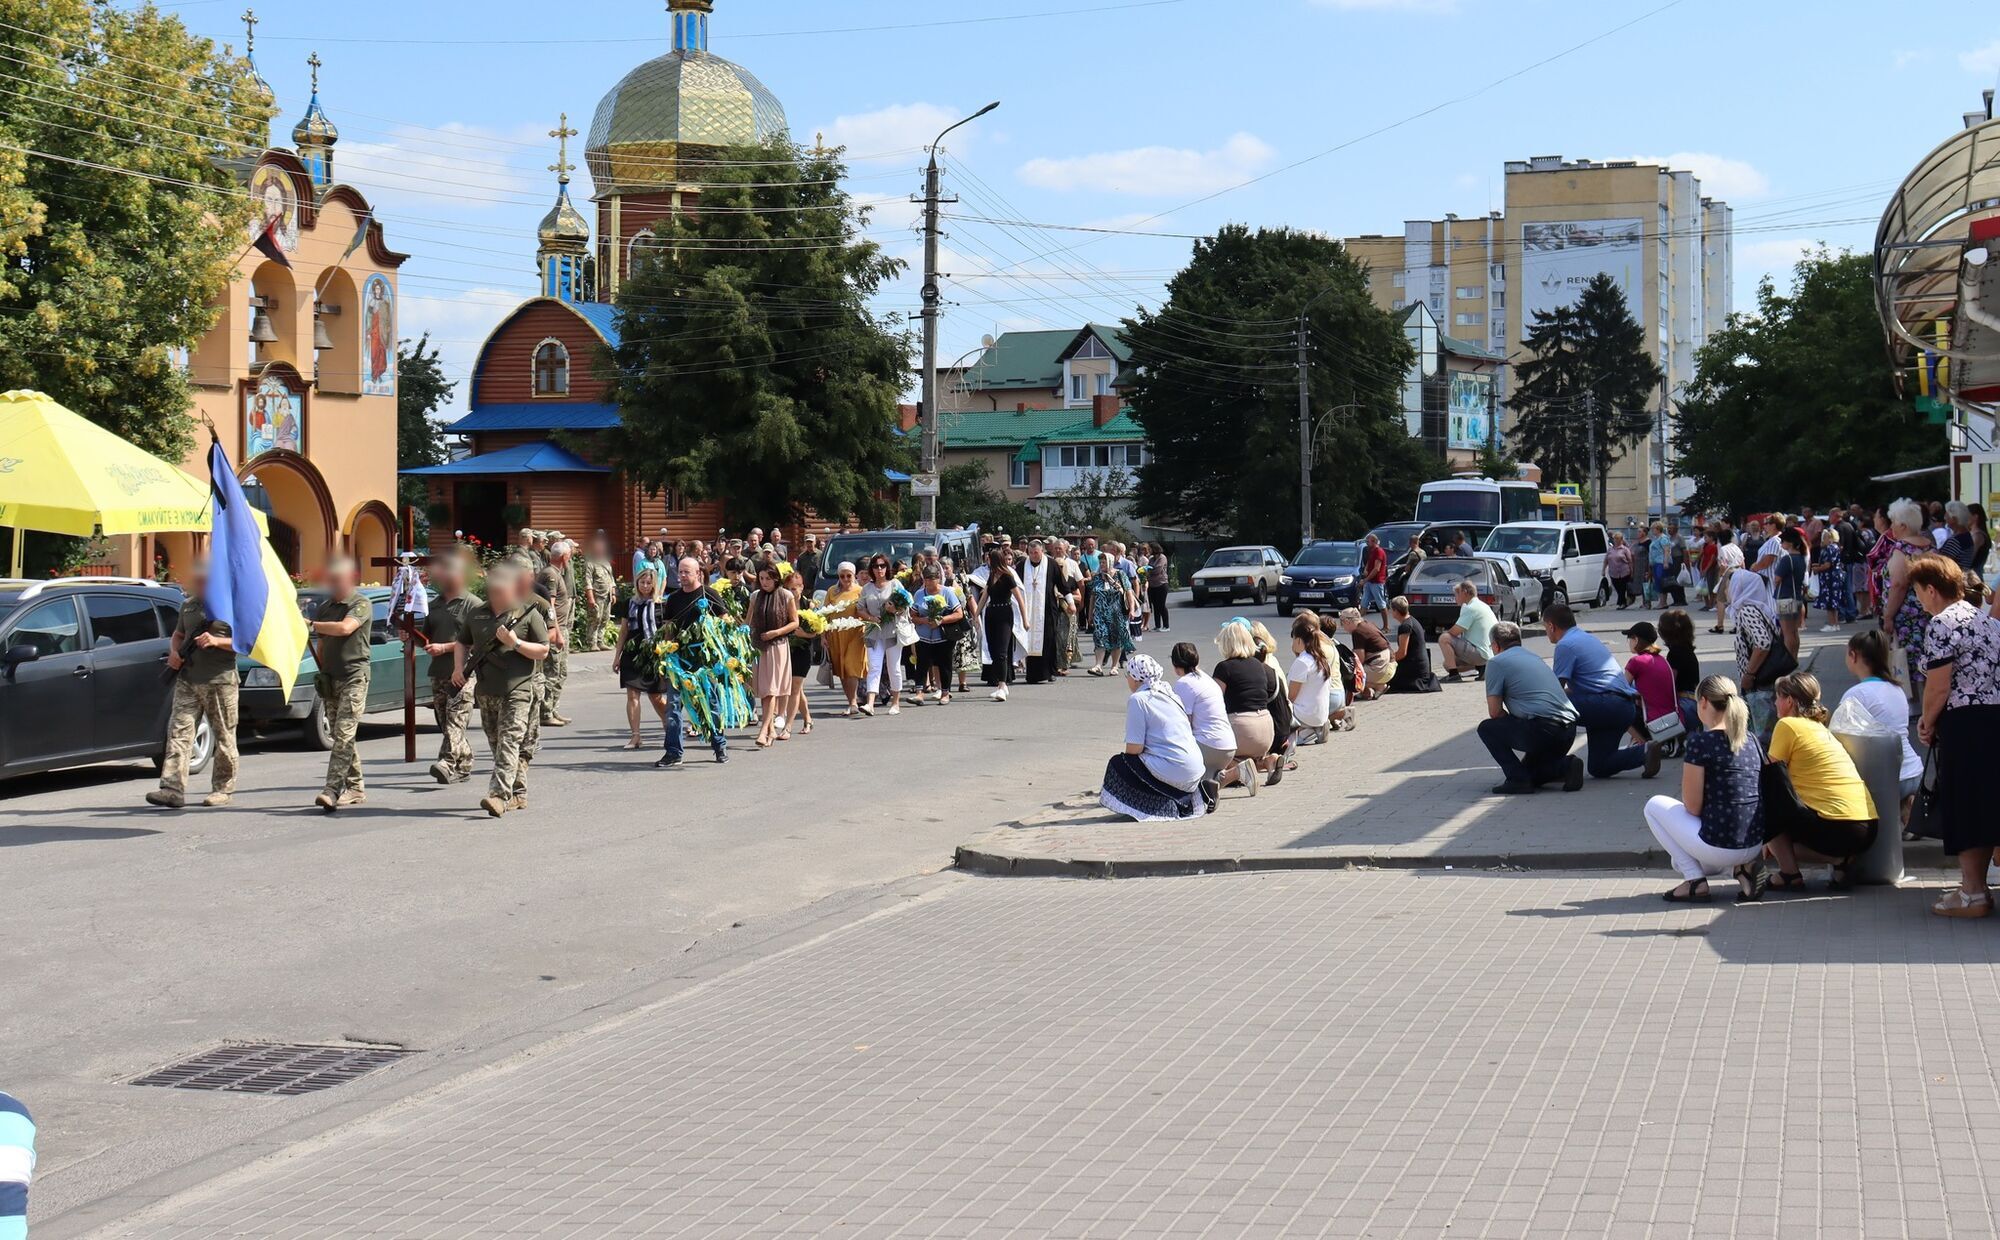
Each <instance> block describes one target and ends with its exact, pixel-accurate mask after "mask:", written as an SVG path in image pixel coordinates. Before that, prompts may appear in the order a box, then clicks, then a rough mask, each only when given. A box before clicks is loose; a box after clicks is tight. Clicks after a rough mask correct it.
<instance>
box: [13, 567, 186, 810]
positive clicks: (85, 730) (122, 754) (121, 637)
mask: <svg viewBox="0 0 2000 1240" xmlns="http://www.w3.org/2000/svg"><path fill="white" fill-rule="evenodd" d="M180 610H181V592H180V590H179V589H178V588H177V587H175V586H169V585H161V584H159V583H157V582H153V581H146V580H142V579H138V578H125V577H65V578H57V579H55V580H52V581H33V582H29V581H6V580H0V778H7V777H11V776H16V775H30V774H33V773H35V772H37V771H52V770H55V769H57V768H59V767H65V766H85V765H88V764H90V763H93V762H111V761H118V760H121V759H131V758H150V759H152V760H153V761H154V762H155V763H156V764H157V763H159V762H161V761H162V760H163V759H164V758H165V757H166V747H167V714H168V711H169V709H170V708H171V706H172V704H173V688H172V686H171V685H169V684H167V683H164V682H163V681H162V679H161V676H162V674H163V673H164V672H165V671H166V665H167V641H168V639H169V638H170V637H171V636H172V635H173V631H174V623H175V621H176V620H178V619H179V617H180ZM214 752H215V737H214V735H213V733H212V732H211V731H210V729H209V726H208V721H207V720H203V721H202V722H201V724H200V725H199V727H198V728H197V729H196V732H195V738H194V753H193V755H192V756H191V758H190V760H189V763H188V767H189V772H190V773H193V772H195V771H199V770H201V769H202V768H204V767H206V766H207V765H208V760H209V758H210V757H211V756H212V755H213V754H214Z"/></svg>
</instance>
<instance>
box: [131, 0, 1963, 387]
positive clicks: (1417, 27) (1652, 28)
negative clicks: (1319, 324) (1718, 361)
mask: <svg viewBox="0 0 2000 1240" xmlns="http://www.w3.org/2000/svg"><path fill="white" fill-rule="evenodd" d="M244 2H245V0H193V2H191V3H180V4H169V5H166V6H165V7H168V8H171V9H173V10H174V11H176V12H178V13H179V14H180V15H181V16H182V17H183V18H184V19H185V20H186V21H188V22H189V24H190V25H192V26H193V27H194V28H195V29H196V30H198V31H200V32H201V33H204V34H208V35H211V36H214V37H216V38H219V39H227V40H229V41H231V42H233V43H235V44H236V45H237V46H238V47H239V48H240V46H241V42H242V27H241V24H240V23H239V22H237V20H236V17H235V15H236V14H237V13H239V12H241V11H242V4H243V3H244ZM250 2H251V3H257V0H250ZM1663 4H1667V0H1603V2H1600V3H1592V4H1580V3H1557V2H1556V0H1168V2H1155V3H1152V4H1147V5H1144V6H1141V7H1135V6H1134V5H1133V0H934V2H933V3H928V4H917V3H911V2H909V0H839V2H838V3H831V2H829V0H754V2H753V0H719V3H718V6H717V12H716V15H715V19H714V29H713V38H712V43H711V48H712V50H713V51H714V52H715V53H716V54H717V55H721V56H726V57H728V58H729V59H731V60H735V61H737V62H739V63H741V64H743V65H745V66H747V67H749V68H750V69H751V70H752V71H754V72H755V73H756V74H757V75H758V76H759V77H760V78H761V79H762V80H763V81H764V83H765V84H766V85H767V86H769V87H770V88H771V89H772V90H773V91H774V92H775V93H776V94H777V95H778V97H779V98H780V99H782V100H783V101H784V103H785V106H786V109H787V112H788V113H789V116H790V119H791V123H792V129H793V132H794V134H795V135H796V136H798V137H800V138H801V139H804V140H807V141H810V140H811V139H812V137H813V135H814V134H816V133H825V134H826V135H827V139H828V141H829V142H841V143H845V144H847V145H848V146H849V147H850V148H851V151H852V154H853V155H854V156H855V158H854V160H853V164H852V171H853V175H854V180H853V182H852V185H851V188H852V190H853V191H854V192H855V193H856V194H857V195H859V196H864V197H867V198H869V199H871V200H877V201H879V202H880V203H881V206H880V208H879V210H878V212H877V215H876V220H875V224H874V229H875V231H876V233H877V235H878V237H879V239H880V240H881V241H882V242H883V243H884V244H885V245H886V246H887V247H888V248H889V249H890V250H891V251H892V252H894V253H897V254H899V255H903V256H907V257H908V258H910V259H911V260H913V261H914V260H916V259H917V258H918V256H919V253H920V248H919V240H918V238H917V236H916V234H915V233H914V232H913V231H912V230H911V225H912V224H913V222H914V219H915V211H914V208H912V207H911V206H910V205H909V204H908V202H907V197H908V195H909V194H910V193H912V192H914V191H916V190H917V189H919V188H920V181H921V177H920V168H921V165H922V160H923V155H922V152H921V151H920V149H919V148H920V147H921V146H922V145H923V144H924V143H925V142H927V141H928V140H929V139H930V138H931V137H932V136H933V135H934V134H935V133H936V132H937V131H938V130H939V129H941V128H942V127H943V126H944V125H946V124H949V123H950V122H951V121H952V120H955V119H957V118H958V117H959V116H961V115H964V114H966V113H968V112H970V111H972V110H974V109H976V108H977V107H978V106H979V105H981V104H983V103H986V102H987V101H989V100H992V99H999V100H1001V101H1002V105H1003V106H1002V107H1001V109H1000V110H999V111H998V112H996V113H994V114H992V115H991V116H988V117H986V118H985V119H983V120H981V121H978V122H976V123H975V125H974V126H972V127H970V128H968V129H964V130H960V131H959V132H958V133H957V134H954V135H953V136H952V138H951V140H950V142H949V143H948V159H949V164H950V171H949V173H948V177H949V183H948V188H949V189H951V190H953V191H956V192H958V193H960V194H961V195H963V197H964V200H965V201H964V202H963V203H962V204H961V205H960V206H959V207H958V208H957V210H958V211H960V212H962V213H966V214H974V215H980V216H985V217H988V218H993V219H1008V220H1026V221H1033V222H1034V223H1035V224H1037V225H1051V224H1062V225H1086V226H1098V227H1109V228H1127V229H1130V228H1139V229H1146V230H1152V231H1159V232H1168V233H1202V232H1205V231H1208V230H1211V229H1213V228H1215V227H1217V226H1218V225H1220V224H1223V223H1227V222H1233V221H1240V222H1247V223H1251V224H1290V225H1295V226H1299V227H1304V228H1312V229H1318V230H1323V231H1326V232H1329V233H1333V234H1336V235H1344V234H1351V233H1358V232H1395V231H1398V230H1399V228H1400V226H1401V222H1402V221H1403V220H1404V219H1405V218H1416V217H1436V216H1439V215H1441V214H1443V213H1444V212H1447V211H1456V212H1458V213H1460V214H1461V215H1472V214H1478V213H1482V212H1484V211H1486V210H1488V209H1489V208H1493V207H1498V206H1500V205H1501V203H1500V199H1499V192H1500V174H1501V164H1502V162H1503V161H1505V160H1507V159H1510V158H1512V159H1518V158H1526V157H1528V156H1530V155H1549V154H1560V155H1563V156H1567V157H1570V158H1576V157H1582V156H1588V157H1591V158H1595V159H1621V158H1635V157H1638V158H1660V157H1672V162H1674V163H1675V164H1676V165H1678V166H1687V167H1692V168H1694V169H1695V170H1696V171H1697V172H1699V173H1701V174H1702V175H1703V180H1704V185H1703V188H1704V192H1706V193H1708V194H1710V195H1713V196H1717V197H1722V198H1726V199H1728V200H1729V201H1730V202H1731V203H1732V204H1733V205H1734V206H1735V207H1736V210H1737V217H1736V218H1737V237H1736V271H1737V277H1738V278H1737V288H1736V290H1735V301H1736V308H1737V309H1739V310H1740V309H1744V308H1747V307H1748V305H1749V304H1750V298H1751V293H1752V291H1753V290H1754V288H1755V286H1756V282H1757V280H1758V278H1759V277H1760V276H1762V275H1763V274H1764V273H1766V272H1778V273H1781V274H1782V273H1783V272H1784V271H1785V269H1787V268H1788V267H1789V265H1790V263H1791V262H1792V260H1793V259H1794V257H1795V256H1796V255H1797V254H1798V253H1799V252H1800V250H1801V249H1802V248H1804V247H1806V246H1807V245H1809V244H1811V243H1813V242H1816V241H1825V242H1828V243H1830V244H1833V245H1836V246H1840V245H1846V246H1852V247H1854V248H1857V249H1865V248H1866V247H1867V246H1868V245H1869V244H1870V242H1871V239H1872V237H1873V232H1874V223H1873V222H1874V220H1875V219H1876V218H1877V217H1878V216H1879V215H1880V213H1881V210H1882V207H1883V205H1884V203H1885V201H1886V199H1887V197H1888V195H1889V194H1890V193H1891V192H1892V191H1893V189H1894V188H1895V186H1896V184H1897V183H1898V182H1899V181H1900V179H1901V178H1902V177H1903V175H1904V174H1905V173H1906V172H1907V171H1908V170H1909V168H1910V166H1911V165H1912V164H1913V163H1914V162H1915V161H1916V160H1917V159H1918V158H1919V157H1920V156H1921V155H1922V154H1923V153H1924V152H1925V151H1927V150H1929V149H1930V148H1931V147H1932V146H1934V145H1935V144H1937V143H1938V142H1940V141H1942V140H1943V139H1944V138H1945V137H1947V136H1948V135H1949V134H1950V132H1951V131H1952V130H1953V129H1954V128H1956V126H1957V124H1958V116H1959V114H1960V113H1961V112H1963V111H1966V110H1967V109H1970V108H1972V107H1974V106H1975V105H1976V104H1977V102H1978V92H1979V90H1980V88H1981V87H1983V86H1992V85H1994V84H1995V83H1996V81H2000V15H1996V16H1989V17H1988V18H1987V19H1985V21H1984V25H1983V26H1982V25H1981V23H1979V22H1977V21H1973V20H1967V18H1969V16H1970V11H1969V10H1968V11H1967V12H1966V13H1965V14H1962V15H1961V17H1960V18H1959V19H1957V20H1952V21H1923V20H1917V21H1906V22H1894V21H1889V20H1887V16H1888V12H1889V10H1888V9H1887V8H1885V6H1883V5H1881V4H1880V3H1862V2H1860V0H1815V2H1814V3H1812V4H1810V5H1808V4H1805V3H1803V0H1781V2H1769V0H1767V2H1764V3H1754V2H1753V3H1748V4H1746V3H1743V2H1742V0H1678V2H1676V3H1672V4H1670V5H1668V6H1667V7H1665V8H1664V9H1663V10H1662V5H1663ZM257 7H258V10H259V12H258V16H259V18H260V19H261V20H260V25H259V27H258V32H257V33H258V44H257V60H258V64H259V67H260V68H261V69H262V71H263V73H264V75H265V77H266V78H267V79H269V80H270V82H271V83H272V85H273V86H274V88H275V89H276V90H277V93H278V96H279V100H280V116H279V121H278V123H277V125H276V126H275V128H276V130H277V132H278V134H279V135H280V137H281V138H282V140H285V141H289V138H288V137H287V136H286V135H288V134H289V132H290V128H291V124H292V122H293V121H294V120H295V119H297V117H298V115H299V114H300V112H301V111H302V109H303V106H304V101H305V94H306V66H305V63H304V62H305V58H306V55H307V54H308V52H310V51H314V50H317V51H318V53H319V55H320V57H321V59H322V60H323V61H324V62H325V65H324V68H323V69H322V71H321V100H322V103H323V104H324V106H325V107H326V109H327V111H328V113H329V114H330V115H331V116H332V117H333V119H334V121H335V122H336V124H338V125H339V126H340V127H341V131H342V142H341V145H340V148H339V155H338V159H339V161H340V167H341V171H342V179H345V180H348V181H351V182H353V183H355V184H356V185H357V186H359V187H360V188H361V189H362V190H363V191H364V192H365V193H367V194H369V195H370V197H371V198H373V199H374V200H375V202H376V204H377V206H378V210H379V212H380V214H381V216H382V217H383V220H384V225H385V228H386V229H387V232H388V239H389V242H390V244H391V245H392V246H393V247H395V248H397V249H400V250H404V251H407V252H409V253H411V254H412V255H413V257H412V259H411V261H410V262H409V263H408V264H407V265H406V266H405V267H404V269H403V284H402V288H403V310H402V324H401V329H402V332H403V334H405V335H414V334H417V333H420V332H422V331H425V330H429V331H430V333H431V335H432V336H433V338H434V339H435V340H436V341H437V342H438V343H439V344H440V346H441V348H442V349H443V351H444V354H445V356H446V359H447V362H448V364H449V365H450V366H451V367H452V368H453V369H454V372H455V373H456V374H458V375H459V376H461V377H462V375H463V374H464V372H465V371H466V370H467V368H469V366H470V364H471V360H472V356H473V353H474V351H475V350H476V348H477V346H478V343H479V341H480V340H481V339H482V338H483V336H484V335H485V333H486V332H487V331H488V330H490V328H491V327H492V325H493V324H494V322H496V321H497V320H498V318H499V316H500V315H501V314H502V313H504V311H505V310H506V309H507V308H509V307H511V306H512V305H513V304H514V303H515V302H516V301H518V300H519V298H521V297H523V296H526V295H528V294H529V293H531V292H532V291H533V272H532V258H533V252H534V238H533V230H534V225H535V223H536V221H537V220H538V219H539V218H540V216H541V214H542V212H543V211H544V210H546V209H547V206H548V204H549V202H550V201H551V200H552V196H553V190H554V185H553V177H552V174H550V173H548V172H547V171H544V169H545V167H546V165H548V164H550V163H552V162H554V142H553V140H551V139H549V138H547V137H546V136H544V135H546V133H547V131H548V130H549V129H551V128H553V127H554V125H555V122H556V117H557V115H558V114H559V113H561V112H563V111H567V112H568V113H569V115H570V120H571V124H573V125H575V126H576V127H577V128H580V129H588V127H589V120H590V116H591V114H592V112H593V111H594V110H595V108H596V104H597V101H598V99H599V98H600V97H601V96H602V95H603V94H604V93H605V92H606V91H607V90H608V89H609V88H610V87H611V86H612V85H613V84H614V83H616V82H617V80H618V79H619V78H620V77H621V76H623V74H624V73H625V72H626V71H627V70H629V69H630V68H632V67H633V66H635V65H637V64H639V63H640V62H642V61H644V60H646V59H649V58H650V57H652V56H654V55H658V54H660V53H662V52H664V51H665V50H667V48H668V26H667V20H666V15H665V5H664V3H663V2H661V0H564V2H562V3H557V4H549V3H545V2H538V3H528V2H526V0H485V2H483V3H476V4H475V3H467V2H460V0H422V2H418V3H411V2H410V0H401V2H399V3H390V2H389V0H346V2H345V3H343V4H340V5H337V6H336V5H324V4H305V3H300V2H299V0H262V3H258V5H257ZM1090 10H1100V11H1095V12H1093V11H1090ZM1656 10H1657V11H1656ZM1051 12H1059V13H1060V15H1050V16H1031V17H1026V18H1025V19H1023V20H1002V21H982V22H979V23H977V24H960V25H934V24H930V25H923V26H919V27H918V28H912V29H901V30H860V29H851V28H855V27H874V26H896V25H905V24H909V23H939V22H953V21H960V22H962V21H964V20H965V19H972V18H992V17H1011V16H1014V15H1027V14H1048V13H1051ZM1648 14H1650V16H1648ZM1635 19H1637V20H1636V21H1635ZM552 22H553V23H555V24H553V25H552V24H551V23H552ZM1626 23H1633V24H1631V25H1629V26H1627V27H1626V28H1625V29H1623V30H1616V29H1615V28H1617V27H1619V26H1621V25H1625V24H1626ZM1600 35H1602V36H1603V37H1602V38H1601V39H1599V40H1598V41H1596V42H1594V43H1592V44H1591V45H1590V46H1588V47H1585V48H1583V49H1582V50H1580V51H1576V52H1573V53H1571V54H1569V55H1566V56H1562V57H1561V58H1559V59H1555V60H1553V61H1549V58H1550V57H1552V56H1556V55H1557V54H1558V53H1561V52H1563V51H1564V50H1565V49H1567V48H1570V47H1572V46H1574V45H1576V44H1579V43H1582V42H1584V41H1586V40H1590V39H1593V38H1596V37H1597V36H1600ZM1544 61H1547V62H1548V63H1539V62H1544ZM1510 76H1511V80H1507V81H1501V79H1505V78H1509V77H1510ZM1494 83H1498V84H1497V85H1491V89H1484V90H1482V88H1485V87H1488V86H1489V85H1490V84H1494ZM1475 92H1478V93H1476V95H1475ZM1467 95H1475V97H1472V98H1469V99H1465V100H1463V101H1458V102H1453V101H1454V100H1458V99H1459V98H1460V97H1461V96H1467ZM1432 109H1434V110H1432ZM1427 110H1428V115H1418V114H1419V113H1424V112H1426V111H1427ZM1385 127H1391V128H1388V129H1387V131H1386V132H1375V131H1378V130H1383V129H1384V128H1385ZM1370 135H1372V136H1370ZM1336 148H1338V149H1336ZM1328 152H1330V153H1328ZM1322 153H1324V154H1322ZM572 154H573V157H575V158H576V159H577V162H579V163H581V162H582V161H581V157H580V151H578V150H574V149H573V152H572ZM1314 156H1319V157H1318V158H1311V157H1314ZM1308 159H1310V162H1306V163H1303V164H1301V165H1300V166H1297V167H1287V166H1288V165H1292V164H1295V163H1297V162H1298V161H1302V160H1308ZM577 175H578V184H577V186H576V188H577V189H578V190H579V191H581V192H580V194H579V197H587V196H588V194H589V189H590V187H589V179H588V175H587V173H582V172H579V173H578V174H577ZM1259 177H1262V178H1263V179H1262V180H1257V181H1256V182H1255V183H1254V184H1249V185H1247V186H1243V187H1242V188H1235V187H1236V186H1238V185H1239V184H1240V183H1242V182H1246V181H1250V180H1252V179H1253V178H1259ZM1204 199H1205V201H1201V200H1204ZM948 227H949V229H950V231H951V234H952V235H951V237H950V238H949V239H948V240H947V241H946V243H945V245H946V255H947V257H946V261H945V264H944V265H945V269H946V270H947V271H949V272H951V273H952V275H953V276H954V279H952V280H951V281H950V282H949V283H948V285H947V296H948V298H949V303H948V311H947V318H946V325H945V328H944V336H943V347H942V357H943V358H944V359H945V360H949V359H951V358H953V357H955V356H958V355H959V354H961V353H963V352H965V351H966V350H968V349H971V348H973V347H975V346H976V345H977V344H978V341H979V338H980V336H981V335H982V334H983V333H986V332H991V331H998V330H1004V329H1007V328H1014V327H1053V326H1068V325H1073V324H1076V323H1080V322H1083V321H1085V320H1089V319H1096V320H1100V321H1103V320H1111V319H1115V318H1116V317H1117V316H1118V315H1119V314H1120V313H1121V312H1129V310H1130V308H1131V307H1132V306H1133V305H1134V304H1135V303H1137V302H1141V301H1144V302H1147V303H1149V304H1150V303H1151V302H1152V300H1153V299H1154V298H1156V297H1157V296H1158V292H1159V286H1160V283H1161V281H1162V280H1163V279H1164V278H1165V277H1166V276H1167V275H1169V274H1170V273H1171V272H1172V271H1173V270H1174V269H1175V268H1177V267H1178V266H1179V265H1180V264H1181V263H1182V262H1183V261H1184V260H1185V257H1186V254H1187V247H1188V245H1189V242H1188V241H1186V240H1184V239H1179V238H1173V237H1141V236H1127V235H1106V234H1099V233H1088V232H1067V231H1058V230H1054V229H1050V228H1046V227H1024V226H1015V225H1009V226H1002V225H996V224H990V223H975V222H971V221H959V222H955V223H951V224H949V225H948ZM1070 247H1074V248H1070ZM883 304H884V308H885V309H899V310H910V309H914V307H915V305H916V299H915V286H914V281H911V282H909V283H908V284H906V285H905V286H902V287H899V288H897V289H896V290H894V291H893V292H892V293H891V294H890V295H889V296H887V297H886V298H885V299H884V303H883ZM464 400H465V393H464V391H463V390H461V392H460V394H459V398H458V403H459V404H460V405H461V406H462V405H463V403H464Z"/></svg>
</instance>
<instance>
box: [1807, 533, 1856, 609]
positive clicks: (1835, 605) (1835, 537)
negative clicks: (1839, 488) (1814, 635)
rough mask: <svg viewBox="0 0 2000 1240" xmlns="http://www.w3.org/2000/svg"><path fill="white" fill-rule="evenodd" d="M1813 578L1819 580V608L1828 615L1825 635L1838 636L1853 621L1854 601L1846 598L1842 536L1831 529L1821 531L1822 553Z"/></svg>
mask: <svg viewBox="0 0 2000 1240" xmlns="http://www.w3.org/2000/svg"><path fill="white" fill-rule="evenodd" d="M1813 575H1814V576H1815V577H1817V578H1818V580H1819V606H1820V610H1821V611H1824V612H1825V613H1826V623H1825V624H1824V625H1821V626H1820V630H1819V631H1820V632H1822V633H1837V632H1839V631H1840V626H1841V625H1843V624H1845V623H1847V622H1848V621H1850V620H1852V619H1854V600H1853V599H1851V598H1849V597H1848V596H1847V560H1846V558H1845V557H1843V556H1842V555H1841V553H1840V534H1839V533H1838V532H1836V531H1835V530H1834V528H1833V527H1832V526H1830V525H1829V526H1827V527H1826V528H1825V529H1823V530H1821V531H1820V532H1819V552H1818V554H1817V555H1815V556H1814V557H1813Z"/></svg>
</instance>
